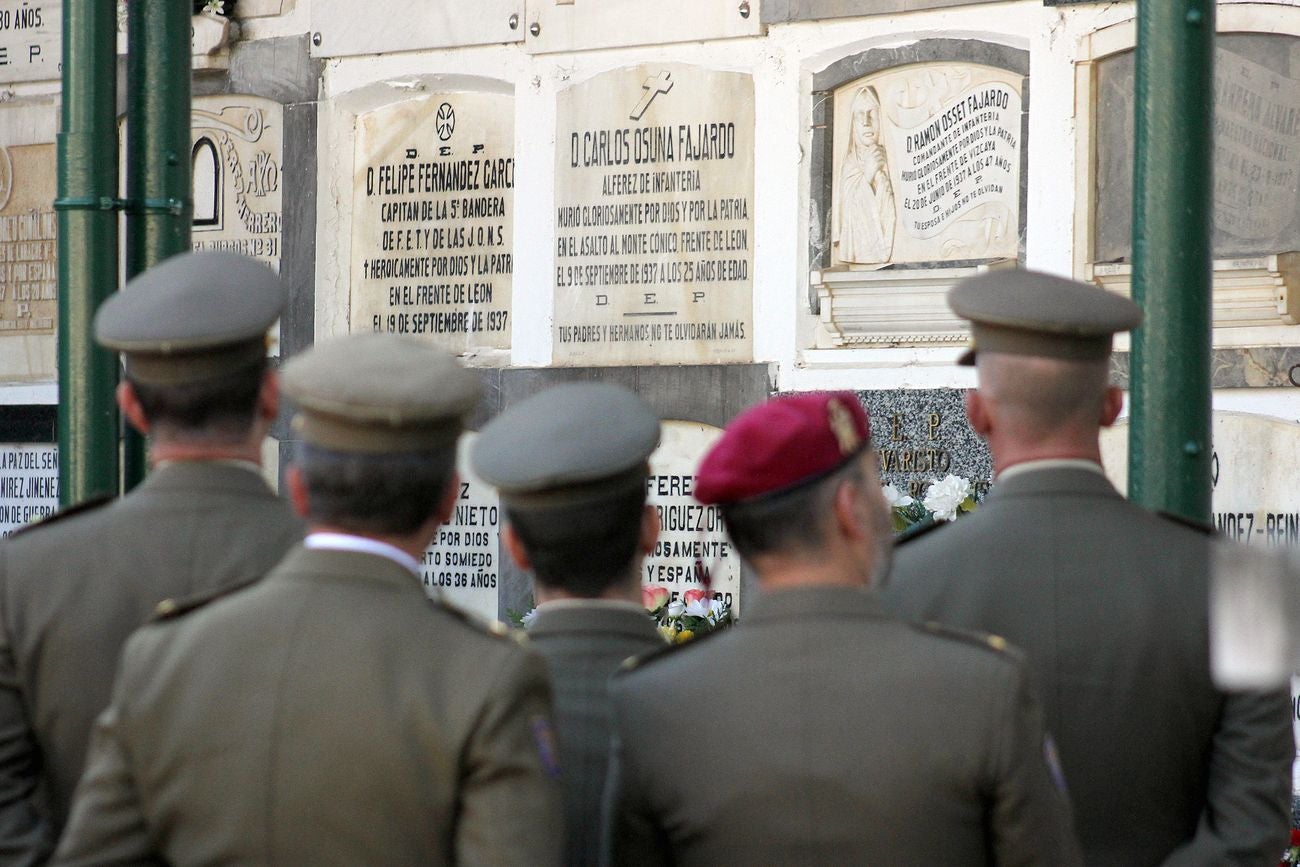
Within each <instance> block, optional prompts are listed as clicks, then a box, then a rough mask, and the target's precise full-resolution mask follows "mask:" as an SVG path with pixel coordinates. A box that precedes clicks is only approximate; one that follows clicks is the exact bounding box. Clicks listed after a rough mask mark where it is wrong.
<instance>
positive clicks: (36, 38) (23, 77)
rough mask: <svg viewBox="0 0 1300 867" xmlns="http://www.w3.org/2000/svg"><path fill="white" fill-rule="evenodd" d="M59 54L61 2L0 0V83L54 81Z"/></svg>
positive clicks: (57, 73) (56, 74) (59, 60)
mask: <svg viewBox="0 0 1300 867" xmlns="http://www.w3.org/2000/svg"><path fill="white" fill-rule="evenodd" d="M62 55H63V3H62V2H61V0H0V82H5V83H8V82H13V81H53V80H56V79H58V77H59V76H60V75H61V74H62V66H63V62H62Z"/></svg>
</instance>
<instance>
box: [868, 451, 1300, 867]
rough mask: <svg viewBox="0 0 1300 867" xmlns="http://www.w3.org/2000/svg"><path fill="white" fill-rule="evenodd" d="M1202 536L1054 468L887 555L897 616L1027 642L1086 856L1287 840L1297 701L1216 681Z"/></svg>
mask: <svg viewBox="0 0 1300 867" xmlns="http://www.w3.org/2000/svg"><path fill="white" fill-rule="evenodd" d="M1209 544H1210V539H1209V537H1208V536H1207V535H1206V534H1205V533H1204V532H1201V531H1198V530H1195V529H1192V528H1190V527H1187V526H1184V525H1182V524H1178V523H1175V522H1174V521H1172V520H1168V519H1165V518H1162V517H1160V516H1157V515H1154V514H1151V513H1149V512H1146V511H1145V510H1143V509H1141V508H1139V507H1137V506H1135V505H1133V504H1131V503H1129V502H1127V501H1126V500H1124V499H1123V498H1122V497H1121V496H1120V495H1119V493H1118V492H1117V491H1116V490H1115V489H1114V488H1113V487H1112V486H1111V484H1110V483H1109V482H1108V481H1107V480H1106V479H1105V478H1104V477H1103V476H1102V475H1100V474H1099V473H1095V472H1089V471H1088V470H1086V469H1052V468H1046V469H1034V470H1027V471H1025V472H1023V473H1022V474H1018V475H1015V476H1013V477H1011V478H1009V479H1007V480H1006V481H1003V482H999V483H998V485H997V486H996V487H995V488H994V490H993V492H992V493H991V494H990V495H989V497H988V499H987V500H986V501H985V502H984V503H983V504H981V505H980V507H979V508H978V509H977V510H976V511H975V513H974V514H973V515H971V516H970V517H967V518H962V519H961V520H959V521H957V522H956V523H954V524H952V525H951V526H948V527H945V528H943V529H940V530H936V531H933V532H930V533H926V534H924V535H922V536H920V537H918V538H917V539H915V540H914V541H910V542H908V543H906V544H904V545H902V546H900V547H899V549H898V550H897V551H896V553H895V567H894V578H893V580H892V582H891V585H890V587H889V588H888V590H887V591H886V593H885V598H886V601H887V604H889V605H890V606H891V607H892V608H893V609H894V611H895V612H896V613H898V614H900V615H903V616H906V617H914V618H920V619H934V620H940V621H943V622H945V623H951V624H953V625H955V626H962V627H967V628H972V629H982V630H987V631H989V632H996V633H998V634H1000V635H1004V636H1006V638H1007V639H1008V640H1010V641H1012V642H1014V643H1015V644H1017V645H1019V646H1020V647H1021V648H1022V649H1023V650H1024V651H1025V652H1026V655H1027V658H1028V661H1029V664H1030V667H1031V669H1032V670H1033V672H1034V674H1035V677H1036V681H1037V685H1038V687H1039V691H1040V694H1041V695H1042V696H1043V701H1044V706H1045V709H1046V713H1047V727H1048V730H1049V731H1051V732H1052V734H1053V735H1054V736H1055V737H1056V740H1057V744H1058V746H1059V749H1060V754H1061V762H1062V765H1063V767H1064V770H1065V777H1066V780H1067V782H1068V785H1069V790H1070V796H1071V800H1072V801H1073V803H1074V808H1075V815H1076V822H1077V826H1078V829H1079V835H1080V839H1081V841H1082V844H1083V848H1084V854H1085V856H1086V858H1087V860H1088V862H1089V863H1091V864H1097V865H1130V864H1159V863H1163V862H1165V859H1169V861H1168V862H1167V863H1171V864H1205V865H1211V864H1213V865H1222V864H1275V863H1276V862H1277V859H1278V854H1277V853H1278V852H1279V851H1281V849H1282V847H1283V846H1284V845H1285V843H1286V840H1287V817H1288V799H1289V793H1290V769H1291V761H1292V759H1293V758H1294V752H1295V749H1294V746H1293V745H1292V735H1291V725H1290V721H1289V703H1288V699H1287V696H1286V695H1285V693H1281V692H1278V693H1270V694H1264V695H1261V694H1253V693H1252V694H1231V695H1229V694H1224V693H1221V692H1219V691H1218V690H1216V689H1215V687H1214V685H1213V683H1211V680H1210V672H1209V649H1208V648H1209V639H1208V604H1209V603H1208V591H1207V586H1206V585H1207V574H1206V573H1207V563H1208V561H1209V550H1208V545H1209Z"/></svg>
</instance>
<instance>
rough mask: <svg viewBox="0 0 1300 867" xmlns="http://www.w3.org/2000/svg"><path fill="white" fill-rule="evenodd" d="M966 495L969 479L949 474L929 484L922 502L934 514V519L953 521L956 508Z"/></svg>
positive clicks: (968, 492)
mask: <svg viewBox="0 0 1300 867" xmlns="http://www.w3.org/2000/svg"><path fill="white" fill-rule="evenodd" d="M968 497H970V481H969V480H967V479H963V478H962V477H961V476H954V475H952V474H949V475H947V476H944V477H943V479H941V480H939V481H937V482H934V483H933V484H931V485H930V487H929V488H928V489H927V490H926V492H925V499H924V500H923V501H922V504H923V505H924V506H925V507H926V508H927V509H929V510H930V511H931V512H932V513H933V514H934V518H935V520H936V521H955V520H957V510H958V509H959V508H960V506H961V504H962V503H963V502H965V501H966V499H967V498H968Z"/></svg>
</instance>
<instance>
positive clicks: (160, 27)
mask: <svg viewBox="0 0 1300 867" xmlns="http://www.w3.org/2000/svg"><path fill="white" fill-rule="evenodd" d="M191 9H192V6H191V4H190V3H189V0H131V2H130V3H128V4H127V97H126V196H127V201H128V202H129V203H130V204H129V206H128V208H127V219H126V232H127V235H126V273H127V277H132V276H134V275H136V274H139V273H140V272H141V271H143V270H145V269H146V268H149V267H151V266H153V265H156V264H157V263H159V262H161V261H162V260H164V259H166V258H168V257H170V256H174V255H175V254H177V253H181V252H184V251H185V250H188V249H189V248H190V220H191V216H192V214H193V211H194V204H193V201H192V198H191V184H190V148H191V143H190V12H191ZM124 460H125V464H126V466H125V470H124V473H123V475H124V481H125V487H127V488H128V489H129V488H131V487H133V486H134V485H136V484H137V483H139V481H140V480H141V479H143V478H144V474H145V469H146V467H145V457H144V443H143V441H142V439H141V438H140V437H139V436H138V435H137V434H135V432H134V431H129V432H128V436H127V441H126V448H125V451H124Z"/></svg>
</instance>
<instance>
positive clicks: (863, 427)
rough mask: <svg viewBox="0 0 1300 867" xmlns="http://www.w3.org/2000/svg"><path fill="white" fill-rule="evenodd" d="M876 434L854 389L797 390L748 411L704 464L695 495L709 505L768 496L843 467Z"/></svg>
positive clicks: (724, 434)
mask: <svg viewBox="0 0 1300 867" xmlns="http://www.w3.org/2000/svg"><path fill="white" fill-rule="evenodd" d="M870 439H871V423H870V422H869V421H868V420H867V413H866V411H865V410H863V408H862V404H861V403H859V402H858V398H857V396H856V395H855V394H853V392H851V391H829V392H814V393H809V394H791V395H785V396H782V397H776V398H773V399H772V400H769V401H765V402H763V403H760V404H758V405H756V406H752V407H750V408H749V409H747V410H745V411H744V412H742V413H741V414H740V415H738V416H736V418H735V419H733V420H732V422H731V424H729V425H727V429H726V430H725V431H724V432H723V434H722V437H721V438H719V440H718V441H717V443H715V444H714V446H713V448H712V449H710V450H709V453H708V454H706V455H705V456H704V460H703V461H702V462H701V463H700V469H699V472H698V474H697V478H696V482H695V499H697V500H699V501H700V502H701V503H704V504H705V505H706V506H708V505H713V504H715V503H735V502H739V501H741V500H749V499H753V498H755V497H762V496H766V495H767V494H773V493H776V492H778V491H782V490H785V489H787V488H792V487H795V486H796V485H800V484H803V483H804V482H809V481H812V480H814V479H817V478H819V477H821V476H824V475H826V474H827V473H830V472H831V471H832V470H835V469H838V468H839V467H840V466H842V465H843V464H844V463H846V462H847V461H848V460H849V459H850V458H852V457H853V456H854V455H856V454H857V453H858V452H859V451H861V450H862V448H863V446H865V445H866V443H867V442H868V441H869V440H870Z"/></svg>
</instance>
